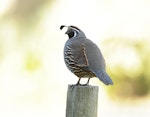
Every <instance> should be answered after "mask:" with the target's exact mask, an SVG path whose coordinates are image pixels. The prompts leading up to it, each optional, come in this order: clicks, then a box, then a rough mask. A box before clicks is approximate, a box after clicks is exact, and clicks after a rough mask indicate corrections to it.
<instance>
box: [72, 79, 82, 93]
mask: <svg viewBox="0 0 150 117" xmlns="http://www.w3.org/2000/svg"><path fill="white" fill-rule="evenodd" d="M80 80H81V78H79V80H78V82H77V83H76V84H74V85H71V87H72V90H73V89H74V87H75V86H81V84H80Z"/></svg>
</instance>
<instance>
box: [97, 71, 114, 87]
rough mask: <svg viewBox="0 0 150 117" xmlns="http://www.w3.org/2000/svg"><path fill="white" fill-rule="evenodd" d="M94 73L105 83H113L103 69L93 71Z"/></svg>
mask: <svg viewBox="0 0 150 117" xmlns="http://www.w3.org/2000/svg"><path fill="white" fill-rule="evenodd" d="M95 75H96V76H97V77H98V78H99V79H100V80H101V81H102V82H103V83H104V84H106V85H113V81H112V80H111V78H110V77H109V76H108V74H107V73H106V72H105V71H102V72H99V73H95Z"/></svg>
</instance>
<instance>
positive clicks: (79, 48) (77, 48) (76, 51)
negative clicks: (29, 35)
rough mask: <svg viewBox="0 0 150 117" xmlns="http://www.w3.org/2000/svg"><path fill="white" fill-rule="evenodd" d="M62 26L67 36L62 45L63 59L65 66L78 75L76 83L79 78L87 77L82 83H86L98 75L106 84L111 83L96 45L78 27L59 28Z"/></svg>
mask: <svg viewBox="0 0 150 117" xmlns="http://www.w3.org/2000/svg"><path fill="white" fill-rule="evenodd" d="M64 27H67V31H66V33H65V34H67V35H68V37H69V39H68V40H67V42H66V44H65V47H64V60H65V63H66V66H67V68H68V69H69V70H70V71H71V72H72V73H74V74H75V75H76V76H77V77H79V80H78V82H77V84H76V85H81V84H80V79H81V78H88V81H87V83H86V84H84V85H88V84H89V80H90V78H93V77H98V78H99V80H101V81H102V82H103V83H104V84H106V85H112V84H113V82H112V80H111V78H110V77H109V76H108V74H107V73H106V70H105V66H106V65H105V60H104V58H103V55H102V53H101V51H100V49H99V48H98V47H97V45H96V44H95V43H93V42H92V41H91V40H89V39H87V38H86V36H85V34H84V32H83V31H82V30H80V29H79V28H78V27H76V26H65V25H62V26H60V29H61V30H62V29H63V28H64Z"/></svg>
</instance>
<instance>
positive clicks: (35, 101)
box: [0, 0, 150, 117]
mask: <svg viewBox="0 0 150 117" xmlns="http://www.w3.org/2000/svg"><path fill="white" fill-rule="evenodd" d="M149 6H150V1H148V0H138V1H137V0H87V1H86V0H5V1H1V4H0V116H2V117H13V116H14V117H20V116H21V117H26V116H32V117H43V116H44V117H50V116H55V117H59V116H61V117H62V116H64V117H65V107H66V92H67V86H68V84H74V83H76V82H77V80H78V79H77V77H76V76H74V75H73V74H72V73H71V72H70V71H68V70H67V68H66V66H65V64H64V61H63V47H64V44H65V41H66V40H67V36H65V35H64V32H63V31H60V30H59V27H60V25H62V24H64V25H76V26H78V27H79V28H80V29H81V30H83V31H84V32H85V34H86V36H87V37H88V38H89V39H91V40H92V41H94V42H95V43H97V45H98V46H99V47H100V48H101V50H102V52H103V55H104V58H105V61H106V64H107V71H108V73H109V74H110V76H111V78H112V79H113V81H114V85H113V86H109V87H106V86H104V85H103V84H102V83H101V82H99V80H98V79H96V78H94V79H92V80H91V82H90V84H91V85H98V86H99V88H100V89H99V109H98V114H99V116H101V117H109V116H110V115H112V116H115V117H119V116H124V117H127V116H128V117H141V116H144V117H149V116H150V112H149V110H148V108H149V107H150V100H149V99H150V72H149V70H150V61H149V57H150V46H149V45H150V40H149V38H150V22H149V21H150V13H149V12H150V7H149Z"/></svg>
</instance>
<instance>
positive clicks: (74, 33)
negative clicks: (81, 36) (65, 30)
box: [68, 31, 76, 38]
mask: <svg viewBox="0 0 150 117" xmlns="http://www.w3.org/2000/svg"><path fill="white" fill-rule="evenodd" d="M68 36H69V38H72V37H75V36H76V32H75V31H71V32H70V33H69V34H68Z"/></svg>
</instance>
